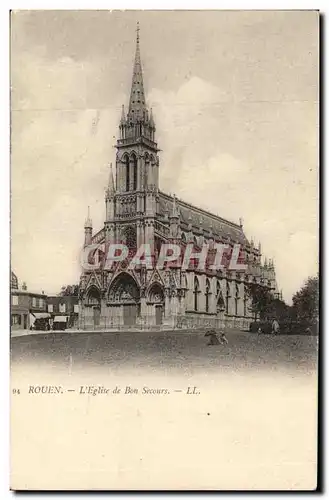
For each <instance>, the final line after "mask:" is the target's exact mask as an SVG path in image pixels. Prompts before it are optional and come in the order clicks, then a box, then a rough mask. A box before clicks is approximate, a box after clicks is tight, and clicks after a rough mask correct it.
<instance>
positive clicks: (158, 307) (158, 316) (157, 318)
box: [155, 304, 163, 325]
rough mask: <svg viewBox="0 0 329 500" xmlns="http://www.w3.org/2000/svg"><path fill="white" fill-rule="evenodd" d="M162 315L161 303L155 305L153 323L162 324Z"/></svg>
mask: <svg viewBox="0 0 329 500" xmlns="http://www.w3.org/2000/svg"><path fill="white" fill-rule="evenodd" d="M162 317H163V305H162V304H160V305H156V306H155V324H156V325H162Z"/></svg>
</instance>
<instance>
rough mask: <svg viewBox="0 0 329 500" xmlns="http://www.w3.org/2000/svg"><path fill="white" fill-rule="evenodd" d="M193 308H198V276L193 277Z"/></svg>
mask: <svg viewBox="0 0 329 500" xmlns="http://www.w3.org/2000/svg"><path fill="white" fill-rule="evenodd" d="M193 293H194V310H195V311H198V309H199V300H198V299H199V297H198V296H199V293H200V285H199V280H198V278H197V277H196V276H195V277H194V291H193Z"/></svg>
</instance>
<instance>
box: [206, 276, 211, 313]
mask: <svg viewBox="0 0 329 500" xmlns="http://www.w3.org/2000/svg"><path fill="white" fill-rule="evenodd" d="M210 295H211V291H210V281H209V280H208V278H207V279H206V312H209V296H210Z"/></svg>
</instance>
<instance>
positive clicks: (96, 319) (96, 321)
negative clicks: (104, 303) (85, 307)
mask: <svg viewBox="0 0 329 500" xmlns="http://www.w3.org/2000/svg"><path fill="white" fill-rule="evenodd" d="M100 318H101V311H100V309H99V308H98V307H94V326H99V324H100Z"/></svg>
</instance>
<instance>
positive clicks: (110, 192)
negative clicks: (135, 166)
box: [106, 163, 115, 198]
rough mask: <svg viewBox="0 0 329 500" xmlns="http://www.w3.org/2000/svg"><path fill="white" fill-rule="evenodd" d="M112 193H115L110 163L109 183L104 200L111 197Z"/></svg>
mask: <svg viewBox="0 0 329 500" xmlns="http://www.w3.org/2000/svg"><path fill="white" fill-rule="evenodd" d="M114 193H115V187H114V177H113V169H112V163H110V173H109V182H108V186H107V190H106V198H108V197H110V196H113V194H114Z"/></svg>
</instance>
